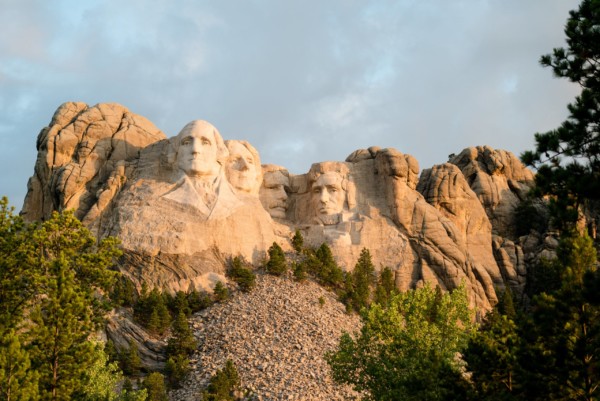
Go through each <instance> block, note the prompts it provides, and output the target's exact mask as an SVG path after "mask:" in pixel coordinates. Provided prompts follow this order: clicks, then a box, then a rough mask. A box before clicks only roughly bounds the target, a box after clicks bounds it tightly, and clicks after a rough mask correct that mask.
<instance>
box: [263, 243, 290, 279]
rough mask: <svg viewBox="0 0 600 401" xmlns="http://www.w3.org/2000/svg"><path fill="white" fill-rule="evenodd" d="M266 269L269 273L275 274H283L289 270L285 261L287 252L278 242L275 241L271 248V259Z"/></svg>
mask: <svg viewBox="0 0 600 401" xmlns="http://www.w3.org/2000/svg"><path fill="white" fill-rule="evenodd" d="M265 269H266V271H267V273H269V274H273V275H275V276H281V275H283V274H285V273H286V272H287V269H288V267H287V263H286V261H285V254H284V253H283V249H281V247H280V246H279V244H278V243H277V242H273V245H271V247H270V248H269V261H268V262H267V264H266V266H265Z"/></svg>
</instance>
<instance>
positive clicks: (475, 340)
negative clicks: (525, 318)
mask: <svg viewBox="0 0 600 401" xmlns="http://www.w3.org/2000/svg"><path fill="white" fill-rule="evenodd" d="M514 319H515V310H514V306H513V304H512V296H511V293H510V290H507V291H505V292H504V294H503V296H502V297H501V302H499V303H498V304H497V305H496V307H495V308H494V310H492V311H491V312H490V313H488V314H487V315H486V317H485V319H484V321H483V323H482V324H481V326H480V327H479V330H478V331H477V332H476V333H475V334H474V335H473V336H472V337H471V339H470V341H469V346H468V347H467V349H466V350H465V351H464V353H463V359H464V360H465V361H466V363H467V366H468V369H469V370H470V371H471V372H472V376H471V379H472V381H473V383H474V385H475V388H476V390H477V392H478V395H479V397H480V398H482V399H490V400H492V399H506V400H508V399H511V397H513V396H514V395H515V394H517V393H518V392H519V391H520V389H519V388H520V387H522V385H523V381H522V378H521V377H520V376H519V369H520V365H519V350H520V347H521V341H520V334H519V332H518V326H517V324H516V323H515V320H514Z"/></svg>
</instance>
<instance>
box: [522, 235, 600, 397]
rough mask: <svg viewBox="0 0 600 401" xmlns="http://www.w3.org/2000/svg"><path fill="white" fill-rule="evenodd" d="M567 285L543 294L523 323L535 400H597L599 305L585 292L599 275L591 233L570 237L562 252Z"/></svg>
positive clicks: (529, 387) (530, 387)
mask: <svg viewBox="0 0 600 401" xmlns="http://www.w3.org/2000/svg"><path fill="white" fill-rule="evenodd" d="M557 254H558V257H559V261H560V262H561V263H562V265H563V271H562V286H561V288H560V289H558V290H556V291H555V292H553V293H541V294H540V295H538V296H537V297H536V298H534V301H533V308H532V312H531V316H530V317H529V319H527V320H526V321H525V323H524V324H523V325H522V329H521V331H520V333H521V341H522V342H524V343H525V344H526V346H523V347H522V349H521V357H520V363H521V365H522V366H523V371H524V373H526V375H525V377H524V379H525V380H526V386H524V387H525V390H526V391H525V397H526V398H527V399H530V400H542V399H544V400H559V399H560V400H563V399H565V400H571V399H573V400H575V399H581V400H596V399H597V398H598V388H599V386H600V361H599V360H598V358H597V356H598V355H600V306H599V305H598V304H597V303H595V301H594V298H593V296H591V293H590V292H588V291H586V288H588V285H589V284H590V281H589V280H591V279H593V277H594V276H595V269H596V250H595V249H594V247H593V244H592V241H591V239H590V238H589V237H587V236H583V237H571V238H569V239H568V240H565V241H563V242H562V243H561V245H560V247H559V249H558V251H557Z"/></svg>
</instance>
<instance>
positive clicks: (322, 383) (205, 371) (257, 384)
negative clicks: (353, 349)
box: [170, 275, 360, 401]
mask: <svg viewBox="0 0 600 401" xmlns="http://www.w3.org/2000/svg"><path fill="white" fill-rule="evenodd" d="M320 297H323V298H324V299H325V303H324V304H323V305H321V304H320V302H319V298H320ZM190 322H191V325H192V327H193V331H194V335H195V336H196V338H197V339H198V343H199V347H198V350H197V352H195V353H194V355H193V356H192V358H191V360H192V362H191V367H192V372H191V373H190V375H189V376H188V378H187V379H186V380H184V383H183V385H182V388H181V389H179V390H175V391H172V392H171V394H170V399H171V400H197V399H199V396H198V394H199V393H200V392H201V391H202V389H204V388H205V386H206V385H207V384H208V380H209V379H210V377H211V376H212V375H213V374H214V373H215V372H216V371H217V369H220V368H222V367H223V366H224V364H225V361H226V360H227V359H228V358H230V359H232V360H233V361H234V363H235V365H236V366H237V369H238V372H239V374H240V378H241V382H242V387H243V388H244V389H247V390H249V393H251V394H253V395H252V396H251V397H248V398H250V399H256V400H264V401H266V400H352V399H358V397H357V394H356V393H355V392H354V391H352V390H351V389H350V388H349V387H346V386H339V385H337V384H335V383H333V382H332V379H331V377H330V376H329V367H328V365H327V363H326V362H325V360H324V358H323V355H324V354H325V352H326V351H328V350H332V349H333V348H335V347H336V345H337V343H338V340H339V337H340V335H341V333H342V331H347V332H354V331H357V330H358V329H359V327H360V319H359V318H358V316H356V315H348V314H346V312H345V308H344V305H343V304H341V303H340V302H338V301H337V299H336V296H335V294H333V293H331V292H328V291H327V290H325V289H324V288H322V287H320V286H318V285H317V284H315V283H313V282H310V281H306V282H304V283H297V282H295V281H293V280H291V279H290V278H279V277H272V276H266V275H265V276H262V275H259V276H258V277H257V286H256V288H255V289H254V290H252V292H250V293H247V294H246V293H241V292H236V293H235V294H234V296H233V297H232V299H230V300H229V301H227V302H225V303H221V304H216V305H214V306H212V307H211V308H208V309H206V310H204V311H201V312H199V313H197V314H195V315H194V316H193V317H192V318H191V319H190Z"/></svg>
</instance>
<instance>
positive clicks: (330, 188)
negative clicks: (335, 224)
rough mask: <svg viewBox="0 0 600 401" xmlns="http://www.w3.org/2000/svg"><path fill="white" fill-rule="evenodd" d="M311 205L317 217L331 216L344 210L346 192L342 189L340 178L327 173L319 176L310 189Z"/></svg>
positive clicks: (336, 174)
mask: <svg viewBox="0 0 600 401" xmlns="http://www.w3.org/2000/svg"><path fill="white" fill-rule="evenodd" d="M311 191H312V204H313V207H314V208H315V210H316V212H317V215H333V214H338V213H341V212H342V211H343V210H344V201H345V200H346V191H344V189H342V176H341V175H340V174H339V173H334V172H329V173H325V174H322V175H320V176H319V178H317V180H316V181H315V182H314V184H313V186H312V188H311Z"/></svg>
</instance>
